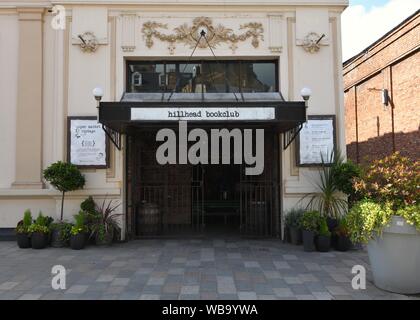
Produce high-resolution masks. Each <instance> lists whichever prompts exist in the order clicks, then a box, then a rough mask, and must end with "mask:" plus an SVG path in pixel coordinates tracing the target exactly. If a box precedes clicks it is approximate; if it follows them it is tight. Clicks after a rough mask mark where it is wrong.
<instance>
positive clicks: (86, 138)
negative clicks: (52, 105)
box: [67, 117, 109, 169]
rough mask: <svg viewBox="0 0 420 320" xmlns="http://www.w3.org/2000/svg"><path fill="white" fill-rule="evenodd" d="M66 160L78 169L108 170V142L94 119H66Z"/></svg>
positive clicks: (100, 125)
mask: <svg viewBox="0 0 420 320" xmlns="http://www.w3.org/2000/svg"><path fill="white" fill-rule="evenodd" d="M67 159H68V161H69V162H70V163H72V164H74V165H76V166H78V167H86V168H97V169H101V168H108V164H109V141H108V137H107V136H106V134H105V131H104V130H103V129H102V124H100V123H98V122H97V120H96V117H68V118H67Z"/></svg>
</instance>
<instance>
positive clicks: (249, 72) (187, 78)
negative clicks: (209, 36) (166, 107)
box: [126, 60, 279, 93]
mask: <svg viewBox="0 0 420 320" xmlns="http://www.w3.org/2000/svg"><path fill="white" fill-rule="evenodd" d="M278 87H279V86H278V75H277V62H276V61H266V60H263V61H242V60H236V61H206V60H198V61H191V62H186V61H153V62H147V61H128V62H127V90H126V91H127V92H173V91H175V92H184V93H201V92H208V93H213V92H214V93H216V92H217V93H224V92H235V93H236V92H278V91H279V90H278Z"/></svg>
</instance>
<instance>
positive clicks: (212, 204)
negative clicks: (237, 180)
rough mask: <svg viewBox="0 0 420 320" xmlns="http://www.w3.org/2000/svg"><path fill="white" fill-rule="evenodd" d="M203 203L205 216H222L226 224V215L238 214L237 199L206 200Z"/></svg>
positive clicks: (238, 204)
mask: <svg viewBox="0 0 420 320" xmlns="http://www.w3.org/2000/svg"><path fill="white" fill-rule="evenodd" d="M203 205H204V214H205V215H206V216H213V217H217V216H223V218H224V222H225V225H226V224H227V218H228V216H237V215H238V214H239V206H240V202H239V200H207V201H204V203H203Z"/></svg>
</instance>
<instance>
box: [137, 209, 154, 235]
mask: <svg viewBox="0 0 420 320" xmlns="http://www.w3.org/2000/svg"><path fill="white" fill-rule="evenodd" d="M137 230H138V232H139V235H142V236H153V235H157V234H158V233H159V231H160V212H159V206H158V205H157V204H155V203H144V204H142V205H141V207H140V212H139V216H138V219H137Z"/></svg>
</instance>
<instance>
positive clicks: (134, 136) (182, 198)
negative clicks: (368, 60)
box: [0, 0, 348, 239]
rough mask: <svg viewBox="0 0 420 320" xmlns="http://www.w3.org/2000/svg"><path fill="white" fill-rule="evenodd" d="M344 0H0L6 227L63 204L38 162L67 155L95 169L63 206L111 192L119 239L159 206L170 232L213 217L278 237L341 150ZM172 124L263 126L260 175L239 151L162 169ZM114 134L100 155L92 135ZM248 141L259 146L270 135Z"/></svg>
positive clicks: (68, 211)
mask: <svg viewBox="0 0 420 320" xmlns="http://www.w3.org/2000/svg"><path fill="white" fill-rule="evenodd" d="M347 2H348V1H347V0H317V1H311V2H310V3H309V2H308V1H305V0H293V1H292V0H264V1H260V2H255V1H250V0H241V1H217V0H216V1H204V0H199V1H193V2H192V1H175V0H164V1H159V3H156V2H154V1H123V0H121V1H119V0H113V1H90V0H88V1H83V2H81V1H72V0H68V1H67V0H62V1H51V2H50V1H36V0H30V1H2V2H0V41H1V50H0V70H1V73H0V97H1V114H2V117H1V118H0V127H1V128H2V129H3V130H2V131H3V134H2V137H1V139H0V147H1V150H3V151H4V152H3V153H2V156H1V157H0V167H1V168H2V170H1V171H0V228H2V229H3V230H10V229H12V228H14V227H15V226H16V223H17V222H18V221H19V220H20V219H21V217H22V215H23V212H24V210H25V209H27V208H30V209H31V210H32V211H33V213H34V214H36V213H37V212H38V211H39V210H41V211H42V212H43V213H44V214H47V215H50V216H53V217H57V216H58V212H59V207H60V200H61V199H60V193H59V192H57V191H56V190H54V189H53V188H52V187H51V186H49V185H48V183H46V181H44V180H43V178H42V171H43V169H44V168H46V167H47V166H48V165H50V164H51V163H53V162H55V161H59V160H61V161H71V162H73V163H76V164H79V165H81V170H82V172H83V174H84V175H85V177H86V185H85V187H84V188H83V189H82V190H80V191H75V192H71V193H69V194H68V195H67V197H66V202H65V217H66V218H67V219H71V217H72V215H73V214H75V213H77V211H78V210H79V206H80V203H81V201H83V200H84V199H85V198H86V197H87V196H89V195H92V196H93V197H94V198H95V199H96V200H98V201H100V200H101V199H103V198H104V197H107V198H108V199H116V200H118V201H120V202H121V203H122V205H121V206H120V208H119V210H120V213H121V214H122V215H121V226H122V238H123V239H131V238H135V237H137V236H141V235H143V234H148V233H153V230H152V231H150V230H149V231H147V230H146V231H144V230H143V231H144V232H143V231H142V230H140V229H141V228H142V227H141V225H142V224H141V221H143V222H144V220H141V219H143V218H144V213H145V212H146V211H147V212H149V213H151V212H159V221H158V222H157V224H159V225H160V226H164V227H165V228H164V229H165V230H166V229H168V230H169V229H171V230H172V229H173V230H184V227H194V226H196V225H197V226H199V227H203V226H205V225H212V224H214V225H220V226H226V227H230V229H229V228H227V229H226V230H236V231H237V230H240V231H241V232H244V233H248V232H249V233H254V234H255V233H257V234H258V235H268V236H275V237H279V236H281V233H282V231H281V230H282V217H283V213H284V212H286V211H287V210H289V209H291V208H293V207H295V206H296V205H297V203H298V202H299V200H300V199H301V198H302V197H303V196H304V195H305V194H308V193H310V192H314V191H315V189H314V186H313V181H312V180H313V179H314V177H316V176H317V168H316V165H315V163H316V162H317V161H316V158H317V157H319V152H320V151H325V152H328V151H331V150H327V149H332V148H335V149H341V150H344V149H345V145H346V144H345V143H346V138H345V128H344V112H343V110H344V103H343V98H342V92H343V86H342V64H341V32H340V29H341V26H340V15H341V13H342V11H343V10H344V9H345V7H346V6H347ZM63 23H64V24H63ZM98 87H101V88H102V90H103V93H104V94H103V96H102V95H101V93H100V91H101V90H99V91H98V90H97V91H96V93H97V95H98V100H99V96H102V97H101V100H100V103H98V104H97V102H96V101H95V99H94V96H93V94H92V89H94V88H98ZM304 87H309V88H311V90H312V95H311V97H310V100H309V101H308V104H307V108H306V107H305V104H304V103H303V100H302V96H301V89H302V88H304ZM306 91H307V90H306ZM307 93H309V92H307ZM174 112H175V113H174ZM225 112H227V113H225ZM97 117H99V124H98V125H99V128H100V129H101V130H99V131H98V130H97V129H98V128H97V126H95V124H97V120H96V119H97ZM170 117H172V118H170ZM203 117H204V118H203ZM307 117H308V119H309V120H308V121H312V122H311V123H312V124H313V126H307V124H308V123H309V122H306V120H307ZM173 120H176V121H173ZM177 120H187V125H188V128H189V129H192V128H201V129H203V130H204V131H205V132H210V131H211V129H215V128H216V129H223V128H227V129H229V130H233V129H235V128H237V129H239V131H238V132H239V133H241V134H243V135H244V136H245V131H246V129H252V130H253V131H252V132H253V134H256V132H257V129H263V130H264V134H263V138H264V147H265V148H264V153H263V154H264V160H263V161H264V170H263V172H262V173H261V172H260V173H259V174H258V175H254V176H248V175H246V174H244V172H245V169H246V168H244V167H245V166H244V165H241V164H239V162H238V163H236V162H235V163H233V162H234V161H233V160H232V162H231V164H230V165H210V164H209V165H203V164H194V163H190V162H189V163H188V164H179V163H178V164H176V165H164V166H162V165H158V164H157V163H156V152H157V149H158V147H159V146H158V145H159V143H157V142H156V134H157V132H158V131H159V130H160V129H163V128H173V129H174V130H175V132H176V133H177V134H178V133H179V135H180V134H181V131H182V128H181V125H179V124H178V121H177ZM83 121H86V122H83ZM89 121H90V122H89ZM86 126H87V127H86ZM102 126H103V127H102ZM317 126H318V127H317ZM84 128H85V129H86V128H88V129H89V128H91V129H92V130H90V129H89V130H87V131H84ZM317 128H318V129H317ZM102 129H103V130H102ZM95 130H96V131H95ZM311 130H312V131H311ZM317 130H318V131H317ZM320 130H321V131H320ZM103 132H106V134H105V135H104V137H105V138H104V139H105V142H104V145H106V147H105V146H103V149H100V143H99V144H96V147H98V148H99V149H100V150H99V149H90V152H92V150H96V151H94V152H96V154H94V157H96V158H95V159H93V160H92V158H91V159H90V160H89V161H93V162H89V161H88V160H87V159H88V158H89V156H91V154H89V153H85V154H83V150H84V149H83V148H86V145H88V147H89V143H91V142H89V141H90V140H89V139H87V138H86V139H85V140H83V135H84V134H86V137H87V136H89V137H90V136H95V134H97V135H98V136H96V138H97V139H101V138H98V137H99V136H100V135H101V134H102V133H103ZM200 132H201V133H202V131H200ZM303 132H305V136H302V135H303ZM298 133H299V134H298ZM73 135H74V136H73ZM322 135H324V138H322ZM79 136H82V140H80V141H82V142H81V145H78V144H77V143H78V140H77V139H78V138H79ZM297 136H298V137H299V138H298V139H295V138H296V137H297ZM253 139H254V140H252V141H251V142H250V145H251V146H252V148H253V149H254V150H255V149H258V147H260V146H261V141H262V140H261V139H260V140H258V139H257V140H258V141H256V139H255V137H254V138H253ZM317 139H318V140H322V139H324V140H325V141H324V142H322V141H321V142H317ZM92 141H94V140H92ZM98 141H99V140H96V143H98ZM101 141H102V140H101ZM102 142H103V141H102ZM93 145H95V142H93ZM90 146H91V147H92V145H90ZM96 147H95V148H96ZM72 148H73V149H72ZM80 150H82V151H81V152H82V155H81V154H80ZM98 150H99V151H98ZM225 151H226V150H223V152H222V154H225ZM78 152H79V153H78ZM179 156H181V152H180V154H179ZM99 158H101V159H99ZM313 158H315V159H313ZM83 159H84V160H83ZM101 160H102V161H104V162H103V163H102V162H100V161H101ZM227 160H229V159H227ZM78 161H79V162H78ZM83 161H86V162H85V163H83ZM95 161H97V162H96V164H99V165H95ZM318 162H319V161H318ZM219 215H220V217H219ZM147 223H150V221H149V222H147ZM152 229H153V228H152ZM199 229H200V228H199ZM200 230H202V229H200ZM161 231H162V230H161V229H160V231H159V234H161ZM226 232H230V231H226ZM181 234H182V233H181Z"/></svg>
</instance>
